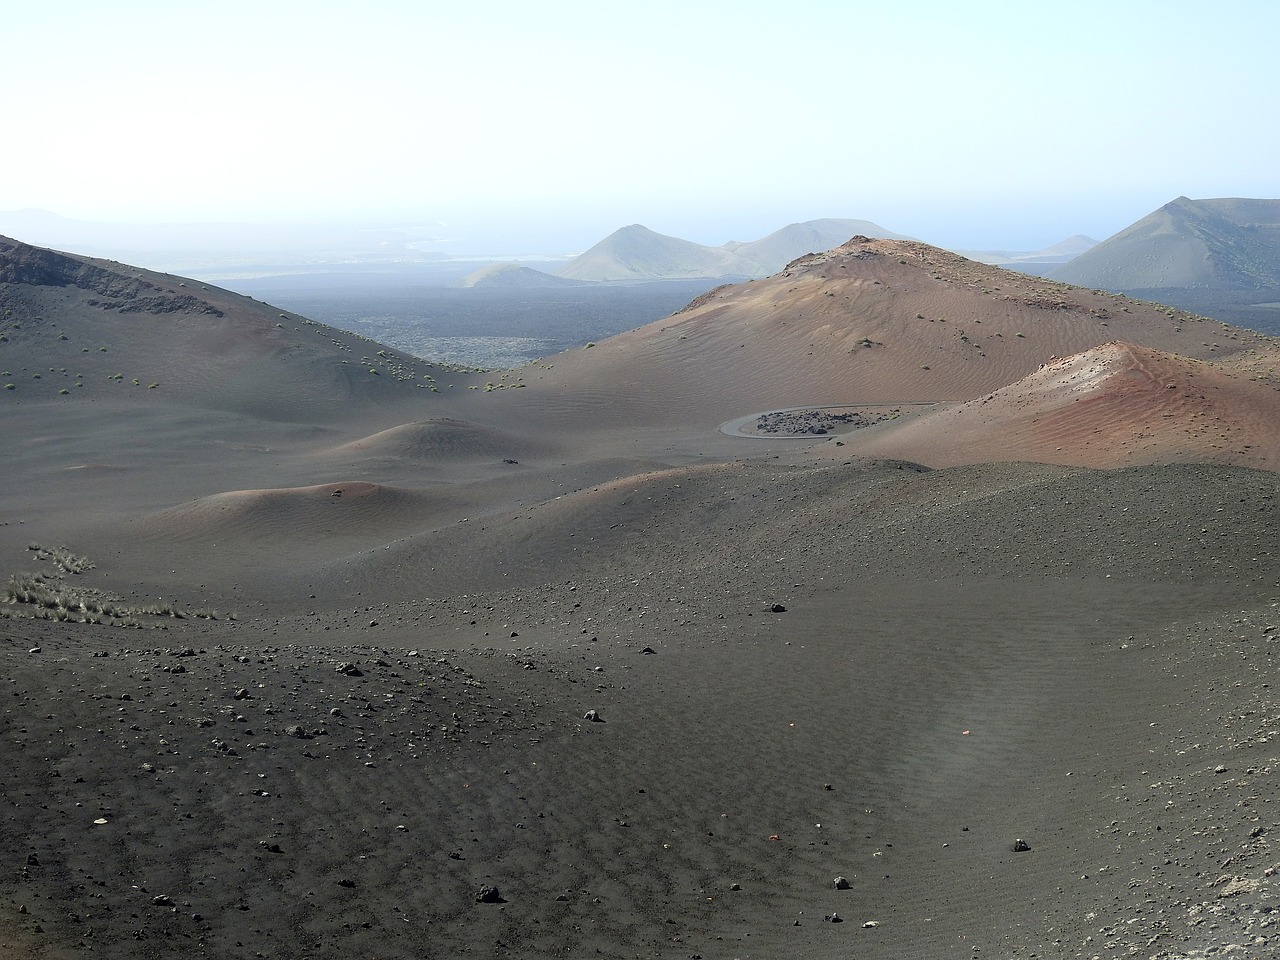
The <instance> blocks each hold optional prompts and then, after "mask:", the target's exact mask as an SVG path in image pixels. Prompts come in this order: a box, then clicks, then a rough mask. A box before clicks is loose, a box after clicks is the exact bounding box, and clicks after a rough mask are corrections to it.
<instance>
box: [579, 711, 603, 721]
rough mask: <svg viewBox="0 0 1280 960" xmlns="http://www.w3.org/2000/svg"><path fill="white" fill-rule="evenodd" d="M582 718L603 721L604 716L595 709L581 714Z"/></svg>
mask: <svg viewBox="0 0 1280 960" xmlns="http://www.w3.org/2000/svg"><path fill="white" fill-rule="evenodd" d="M582 719H583V720H590V721H591V722H592V723H604V717H602V716H600V714H599V713H597V712H596V711H595V710H588V711H587V712H586V713H584V714H583V715H582Z"/></svg>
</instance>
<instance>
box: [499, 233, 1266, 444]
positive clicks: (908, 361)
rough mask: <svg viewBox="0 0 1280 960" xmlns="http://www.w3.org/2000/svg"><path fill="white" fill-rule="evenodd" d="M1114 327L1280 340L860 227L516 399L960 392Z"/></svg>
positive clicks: (1197, 339)
mask: <svg viewBox="0 0 1280 960" xmlns="http://www.w3.org/2000/svg"><path fill="white" fill-rule="evenodd" d="M1112 340H1123V341H1126V342H1131V343H1136V344H1140V345H1143V346H1147V347H1151V348H1153V349H1157V350H1162V351H1165V352H1169V353H1176V354H1179V355H1182V356H1187V357H1194V358H1201V359H1209V358H1217V357H1224V356H1229V355H1231V354H1234V353H1237V352H1240V351H1243V350H1246V349H1250V348H1252V347H1255V346H1259V345H1264V344H1266V343H1267V342H1268V341H1267V338H1265V337H1262V336H1261V335H1259V334H1255V333H1252V332H1251V331H1247V330H1241V329H1235V328H1231V327H1225V326H1223V325H1221V324H1218V323H1216V322H1213V321H1209V320H1205V319H1203V318H1199V317H1195V316H1192V315H1190V314H1187V313H1184V312H1181V311H1176V310H1171V309H1169V308H1165V307H1160V306H1158V305H1155V304H1151V303H1145V302H1140V301H1134V300H1130V299H1128V298H1126V297H1123V296H1115V295H1110V294H1103V293H1097V292H1093V291H1090V290H1084V289H1080V288H1075V287H1070V286H1066V285H1064V284H1059V283H1055V282H1052V281H1047V280H1042V279H1039V278H1035V277H1030V276H1025V275H1023V274H1019V273H1015V272H1012V271H1006V270H1001V269H999V268H996V267H989V266H986V265H983V264H978V263H975V262H973V261H970V260H965V259H964V258H962V257H959V256H956V255H954V254H950V253H947V252H946V251H943V250H939V249H937V248H934V247H929V246H926V245H924V244H919V243H913V242H908V241H894V240H866V239H855V240H853V241H850V242H849V243H847V244H845V245H843V246H841V247H839V248H837V249H836V250H833V251H830V252H828V253H825V254H819V255H815V256H811V257H805V258H802V259H801V260H798V261H796V262H794V263H792V264H791V265H790V266H789V267H788V268H787V269H786V270H785V271H783V272H782V273H780V274H778V275H776V276H773V277H770V278H768V279H765V280H758V281H754V282H750V283H744V284H738V285H735V286H728V287H721V288H719V289H717V290H713V291H710V292H709V293H707V294H705V295H704V296H703V297H700V298H699V299H698V300H696V301H694V303H693V304H691V305H690V306H689V307H688V308H686V309H685V310H683V311H681V312H679V313H677V314H675V315H673V316H671V317H669V318H667V319H665V320H660V321H657V322H655V323H652V324H649V325H647V326H644V327H641V328H639V329H637V330H634V331H631V332H629V333H625V334H622V335H620V336H617V337H613V338H611V339H609V340H607V341H604V342H603V343H600V344H598V345H596V346H594V347H592V348H590V349H580V350H576V351H572V352H569V353H566V354H561V355H560V356H557V357H554V358H551V359H550V361H549V362H548V364H541V365H535V366H534V367H532V368H530V369H529V370H527V371H526V372H525V380H526V381H527V382H528V384H529V388H530V389H529V390H528V391H521V395H520V397H519V398H518V402H519V403H520V404H521V405H522V406H526V407H533V408H537V407H540V406H545V407H547V408H549V409H550V410H552V411H554V412H555V413H556V415H559V414H561V413H563V411H564V408H565V404H564V403H562V402H559V401H560V398H562V397H573V398H588V399H590V400H592V401H599V402H596V403H593V406H592V411H593V415H594V417H595V418H596V419H597V421H598V422H605V423H625V422H628V421H631V422H634V421H636V420H643V421H645V422H663V423H680V422H683V423H688V422H694V423H697V424H698V425H700V426H707V425H711V424H714V423H716V422H720V421H724V420H728V419H730V418H732V417H735V416H743V415H746V414H748V413H751V412H753V411H756V410H764V409H768V408H780V407H786V406H793V405H800V404H852V403H901V402H920V401H962V400H968V399H971V398H973V397H978V396H982V395H985V394H988V393H990V392H991V391H993V390H996V389H999V388H1000V387H1003V386H1006V385H1007V384H1010V383H1013V382H1014V381H1016V380H1018V379H1020V378H1022V377H1024V376H1027V375H1028V374H1031V373H1033V372H1034V371H1035V370H1036V369H1037V368H1038V367H1039V366H1040V365H1041V364H1042V363H1044V362H1045V361H1047V360H1048V359H1050V358H1051V357H1055V356H1067V355H1070V354H1074V353H1079V352H1080V351H1083V350H1087V349H1090V348H1091V347H1096V346H1098V345H1100V344H1103V343H1107V342H1109V341H1112ZM506 399H507V400H508V401H510V400H512V398H510V397H508V398H506ZM606 401H607V403H606Z"/></svg>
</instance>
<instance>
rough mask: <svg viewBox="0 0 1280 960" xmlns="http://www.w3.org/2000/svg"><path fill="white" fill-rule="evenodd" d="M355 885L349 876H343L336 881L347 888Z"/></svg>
mask: <svg viewBox="0 0 1280 960" xmlns="http://www.w3.org/2000/svg"><path fill="white" fill-rule="evenodd" d="M355 885H356V882H355V881H354V880H352V879H351V878H349V877H343V878H342V879H341V880H339V881H338V886H340V887H346V888H347V889H348V890H350V889H352V888H353V887H354V886H355Z"/></svg>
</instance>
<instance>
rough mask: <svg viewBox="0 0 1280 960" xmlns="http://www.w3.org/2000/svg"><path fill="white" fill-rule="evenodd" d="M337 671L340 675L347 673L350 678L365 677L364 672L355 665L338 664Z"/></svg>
mask: <svg viewBox="0 0 1280 960" xmlns="http://www.w3.org/2000/svg"><path fill="white" fill-rule="evenodd" d="M337 670H338V672H339V673H345V674H346V675H347V676H348V677H363V676H364V671H362V670H361V669H360V668H359V667H358V666H356V665H355V664H354V663H340V664H338V667H337Z"/></svg>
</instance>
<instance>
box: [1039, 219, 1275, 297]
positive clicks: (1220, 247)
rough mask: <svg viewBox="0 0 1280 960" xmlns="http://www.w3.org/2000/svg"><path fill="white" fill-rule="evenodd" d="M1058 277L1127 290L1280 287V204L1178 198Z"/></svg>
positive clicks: (1106, 288)
mask: <svg viewBox="0 0 1280 960" xmlns="http://www.w3.org/2000/svg"><path fill="white" fill-rule="evenodd" d="M1054 278H1055V279H1058V280H1065V281H1066V282H1067V283H1075V284H1080V285H1082V286H1088V287H1097V288H1101V289H1105V290H1116V291H1122V292H1126V293H1127V292H1131V291H1149V290H1159V289H1166V288H1170V289H1179V288H1200V289H1209V290H1238V289H1241V288H1276V287H1280V200H1251V199H1237V198H1230V199H1220V200H1189V199H1187V198H1186V197H1178V199H1176V200H1173V201H1172V202H1170V203H1166V204H1165V205H1164V206H1163V207H1161V208H1160V209H1159V210H1156V211H1155V212H1154V213H1151V214H1148V215H1147V216H1145V217H1143V218H1142V219H1141V220H1139V221H1138V222H1137V223H1135V224H1133V225H1132V226H1129V227H1126V228H1125V229H1124V230H1121V231H1120V232H1119V233H1117V234H1116V235H1115V236H1113V237H1111V238H1109V239H1107V240H1104V241H1103V242H1102V243H1100V244H1098V245H1097V246H1096V247H1094V248H1093V249H1092V250H1089V251H1088V252H1086V253H1083V254H1081V255H1080V256H1079V257H1077V258H1076V259H1075V260H1073V261H1071V262H1070V263H1069V264H1067V265H1066V266H1064V267H1062V268H1061V269H1060V270H1057V271H1055V272H1054Z"/></svg>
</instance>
